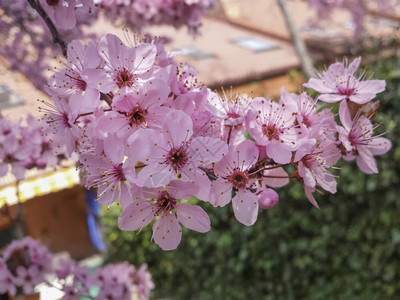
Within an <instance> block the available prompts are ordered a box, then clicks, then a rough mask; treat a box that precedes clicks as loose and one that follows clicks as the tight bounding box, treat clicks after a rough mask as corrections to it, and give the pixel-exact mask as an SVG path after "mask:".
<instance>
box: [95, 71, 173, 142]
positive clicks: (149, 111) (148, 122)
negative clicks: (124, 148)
mask: <svg viewBox="0 0 400 300" xmlns="http://www.w3.org/2000/svg"><path fill="white" fill-rule="evenodd" d="M168 93H169V90H168V86H167V85H166V84H165V83H164V82H163V81H161V80H158V79H155V80H152V81H149V82H147V83H145V84H144V85H143V87H142V88H141V89H140V90H139V91H138V92H136V93H129V94H124V95H120V96H117V97H115V98H114V99H113V111H111V112H108V113H107V114H104V116H103V117H101V118H100V119H99V122H98V125H97V130H99V131H101V132H112V133H114V134H117V135H118V136H120V137H121V138H122V139H123V140H124V141H126V140H127V139H128V137H129V136H130V135H132V134H133V133H134V132H135V131H136V130H137V129H139V128H153V129H157V130H159V131H161V126H162V122H163V120H164V118H165V116H166V115H167V114H168V113H169V112H170V111H171V109H169V108H167V107H163V106H161V105H162V104H163V103H165V101H166V100H167V98H168Z"/></svg>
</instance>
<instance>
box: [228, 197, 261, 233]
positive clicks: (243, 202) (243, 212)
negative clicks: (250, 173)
mask: <svg viewBox="0 0 400 300" xmlns="http://www.w3.org/2000/svg"><path fill="white" fill-rule="evenodd" d="M232 207H233V212H234V213H235V217H236V220H238V221H239V222H240V223H242V224H244V225H246V226H250V225H253V224H254V223H255V222H256V220H257V216H258V199H257V196H256V195H255V194H253V193H251V192H248V191H246V190H244V189H241V190H239V191H238V192H237V193H236V196H235V197H233V199H232Z"/></svg>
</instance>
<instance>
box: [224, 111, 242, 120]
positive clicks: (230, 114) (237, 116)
mask: <svg viewBox="0 0 400 300" xmlns="http://www.w3.org/2000/svg"><path fill="white" fill-rule="evenodd" d="M226 115H227V116H228V117H229V118H231V119H238V118H240V117H241V116H240V114H239V113H237V112H235V111H230V112H228V113H227V114H226Z"/></svg>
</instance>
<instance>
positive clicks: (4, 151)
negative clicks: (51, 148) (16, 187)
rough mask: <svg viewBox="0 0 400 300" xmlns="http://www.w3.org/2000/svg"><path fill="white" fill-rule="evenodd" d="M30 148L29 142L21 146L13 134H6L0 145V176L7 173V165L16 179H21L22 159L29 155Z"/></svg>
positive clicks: (22, 170) (22, 172)
mask: <svg viewBox="0 0 400 300" xmlns="http://www.w3.org/2000/svg"><path fill="white" fill-rule="evenodd" d="M30 152H31V148H30V145H29V144H24V145H23V146H22V147H21V145H20V141H19V140H18V138H17V137H16V136H14V135H7V136H5V138H4V141H3V143H2V144H1V145H0V177H3V176H4V175H6V174H7V172H8V168H9V165H10V166H11V172H12V173H13V174H14V176H15V177H16V178H17V179H23V177H24V174H25V166H24V160H25V159H27V158H28V157H29V154H30Z"/></svg>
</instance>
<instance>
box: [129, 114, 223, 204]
mask: <svg viewBox="0 0 400 300" xmlns="http://www.w3.org/2000/svg"><path fill="white" fill-rule="evenodd" d="M162 129H163V133H159V132H156V131H154V130H150V129H142V130H138V131H137V132H135V133H134V134H133V135H132V136H131V137H130V138H129V139H128V144H129V146H130V147H129V151H131V157H134V160H135V161H141V162H143V163H145V164H146V165H147V166H145V167H144V168H143V169H142V170H141V171H140V173H139V175H138V180H137V182H136V183H137V184H138V185H139V186H145V187H157V186H163V185H165V184H167V183H169V182H170V181H171V180H172V179H174V178H177V177H178V178H180V179H182V180H185V181H194V182H196V183H197V184H200V185H201V186H202V189H201V190H200V192H199V194H198V195H197V196H198V197H199V198H200V199H202V200H205V201H208V190H209V186H210V181H209V179H208V178H207V176H206V175H205V173H204V171H202V170H201V169H200V168H199V167H201V166H207V165H209V164H211V163H213V162H216V161H218V160H220V159H221V158H222V157H223V155H224V154H225V153H226V152H227V145H226V143H225V142H223V141H221V140H220V139H217V138H212V137H192V135H193V122H192V120H191V119H190V117H189V116H188V115H186V114H185V113H183V112H181V111H172V112H170V113H169V114H168V115H167V116H166V117H165V119H164V122H163V126H162Z"/></svg>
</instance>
